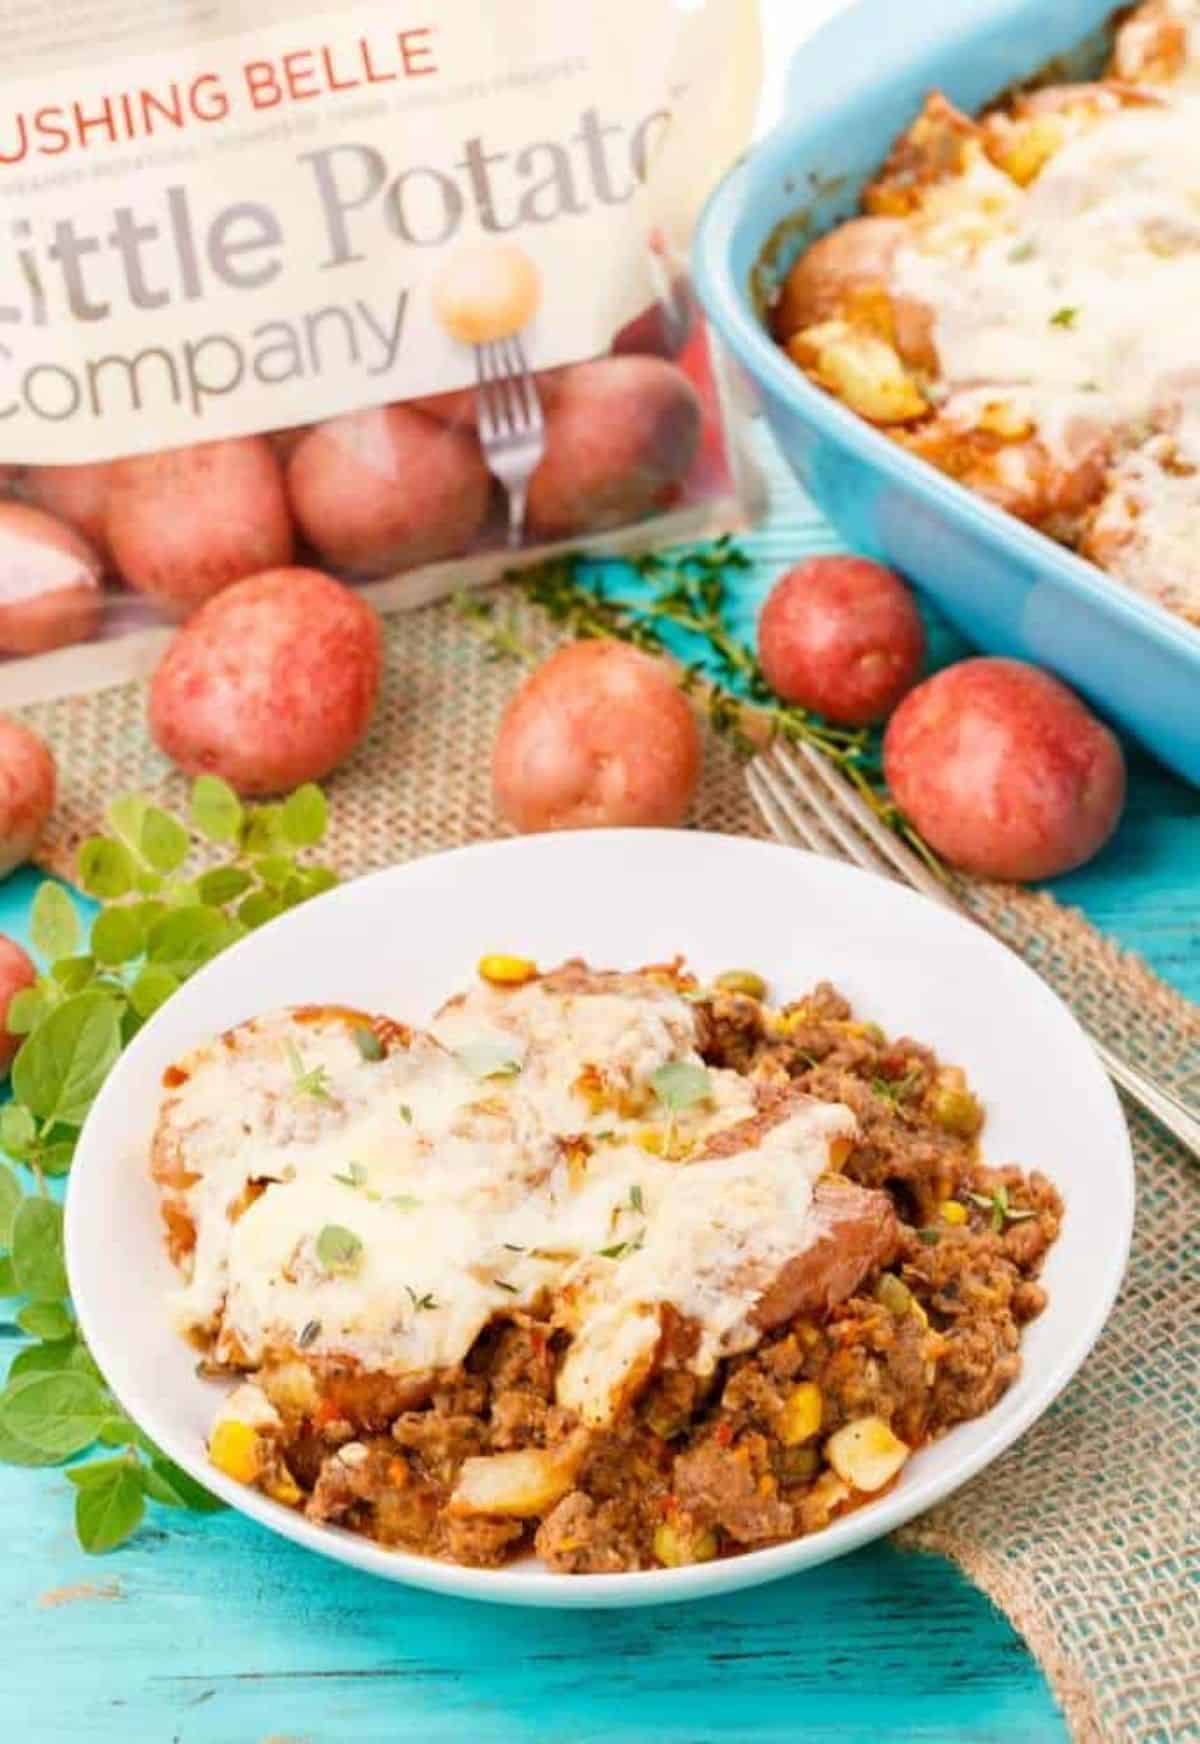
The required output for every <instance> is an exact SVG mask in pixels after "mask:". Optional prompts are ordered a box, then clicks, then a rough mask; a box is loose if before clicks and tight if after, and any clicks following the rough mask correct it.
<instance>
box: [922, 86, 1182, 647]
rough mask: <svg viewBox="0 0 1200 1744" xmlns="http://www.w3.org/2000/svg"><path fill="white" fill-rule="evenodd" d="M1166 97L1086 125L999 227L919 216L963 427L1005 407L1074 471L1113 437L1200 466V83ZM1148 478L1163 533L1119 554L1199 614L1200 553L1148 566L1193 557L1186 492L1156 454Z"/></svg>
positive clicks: (1115, 569) (927, 283) (928, 301)
mask: <svg viewBox="0 0 1200 1744" xmlns="http://www.w3.org/2000/svg"><path fill="white" fill-rule="evenodd" d="M1154 90H1155V93H1156V94H1158V95H1160V96H1161V99H1162V100H1161V102H1157V103H1151V104H1148V105H1147V106H1146V107H1137V108H1128V109H1122V110H1118V111H1114V112H1113V113H1111V114H1106V115H1102V116H1099V117H1097V118H1095V119H1093V120H1091V121H1090V122H1089V124H1087V125H1085V126H1083V127H1082V128H1081V130H1080V131H1079V132H1078V133H1077V134H1076V135H1075V137H1073V138H1071V139H1070V140H1069V141H1068V143H1066V144H1065V145H1064V146H1062V148H1061V149H1060V150H1059V151H1058V152H1057V153H1056V154H1055V156H1053V157H1052V158H1051V159H1050V161H1049V162H1048V164H1047V165H1046V167H1045V168H1044V169H1043V170H1042V172H1041V173H1040V175H1039V176H1038V177H1037V178H1036V179H1035V180H1034V181H1033V182H1032V183H1031V185H1030V186H1029V187H1028V188H1027V189H1024V190H1019V189H1018V190H1016V194H1015V198H1014V197H1010V198H1008V199H1007V200H1006V201H1005V202H1004V204H1003V205H1002V206H1000V207H998V208H996V209H995V210H993V211H992V213H991V214H990V217H989V220H988V223H987V226H986V231H985V234H983V235H982V236H977V235H969V234H967V235H965V236H960V237H957V238H952V237H950V236H948V233H947V228H946V225H945V224H944V223H942V222H940V221H939V220H938V218H937V216H936V213H935V214H933V215H931V216H929V217H923V218H922V219H919V220H918V221H917V222H916V223H915V224H914V227H913V235H912V240H911V241H910V242H909V243H907V244H906V245H905V246H903V247H902V248H901V249H900V251H899V252H898V254H897V257H896V261H895V267H894V284H895V289H896V290H897V291H898V292H899V293H900V294H901V295H904V296H906V297H911V298H914V299H916V300H917V301H918V302H920V303H923V304H925V305H926V306H927V307H928V308H930V309H931V310H932V311H933V314H934V340H935V344H936V348H937V353H938V358H939V363H940V369H939V390H940V392H941V394H942V395H944V416H945V417H946V418H947V420H948V421H949V422H951V423H957V424H959V425H960V426H962V427H963V428H972V427H974V426H975V425H976V423H977V422H978V420H979V418H980V416H981V414H982V413H983V412H984V411H985V408H987V407H988V406H989V405H995V404H996V403H997V402H1000V403H1002V404H1003V405H1004V406H1005V407H1006V408H1008V409H1010V410H1011V412H1012V413H1013V414H1014V415H1015V416H1016V417H1017V418H1018V419H1021V420H1024V421H1027V422H1028V423H1029V424H1030V425H1031V426H1032V427H1033V428H1035V429H1036V431H1037V433H1038V434H1039V435H1040V436H1041V437H1042V438H1043V440H1044V441H1045V443H1046V445H1047V447H1048V449H1049V451H1050V453H1051V456H1052V457H1053V458H1054V459H1055V460H1056V461H1057V462H1059V463H1060V464H1062V465H1064V466H1065V467H1067V468H1068V469H1071V468H1072V467H1073V466H1074V465H1075V464H1077V457H1078V450H1079V442H1080V437H1081V433H1083V432H1087V431H1092V432H1094V433H1097V434H1104V433H1107V434H1109V435H1110V436H1111V438H1112V440H1113V446H1114V450H1115V453H1116V455H1117V456H1118V457H1119V456H1120V455H1122V454H1123V453H1128V452H1129V451H1131V450H1136V449H1138V448H1139V447H1140V446H1141V445H1142V444H1144V443H1145V442H1146V441H1147V440H1148V439H1150V438H1151V437H1152V436H1153V434H1154V433H1155V432H1156V431H1157V432H1163V431H1167V432H1170V433H1171V435H1172V437H1173V438H1174V443H1175V450H1174V452H1175V455H1176V459H1177V462H1178V463H1179V465H1180V466H1181V467H1183V468H1186V467H1188V466H1200V411H1197V404H1198V394H1200V353H1198V351H1197V340H1196V312H1197V310H1198V309H1200V92H1198V91H1197V90H1196V88H1195V85H1194V84H1185V83H1181V84H1179V85H1174V86H1168V87H1157V86H1156V87H1155V88H1154ZM952 186H953V184H952ZM935 192H936V191H935ZM931 198H932V197H931ZM934 204H935V205H936V202H934ZM1177 476H1178V473H1176V475H1175V477H1177ZM1138 487H1139V506H1138V515H1139V517H1140V518H1141V519H1143V520H1145V521H1146V522H1147V523H1148V524H1149V527H1150V531H1149V533H1148V535H1147V537H1146V538H1145V539H1143V540H1141V541H1138V542H1137V543H1135V544H1134V545H1132V546H1130V547H1129V549H1128V553H1126V552H1125V551H1123V550H1119V549H1118V550H1114V551H1113V552H1112V553H1111V554H1110V553H1109V552H1108V551H1105V552H1104V554H1103V556H1102V561H1103V562H1104V565H1105V567H1106V568H1108V569H1110V570H1111V571H1112V573H1114V574H1116V575H1121V576H1124V577H1125V579H1127V580H1129V581H1130V582H1131V583H1132V584H1133V585H1135V586H1138V587H1140V588H1141V589H1142V590H1143V591H1146V592H1151V593H1154V594H1155V595H1156V596H1157V597H1159V598H1160V599H1163V598H1164V589H1165V588H1167V586H1168V585H1169V586H1170V587H1171V588H1172V590H1173V591H1172V597H1171V599H1170V600H1169V601H1167V600H1164V603H1169V604H1171V606H1172V609H1175V610H1184V611H1185V612H1187V613H1188V614H1189V615H1192V614H1195V613H1197V612H1200V586H1198V585H1197V582H1196V579H1195V575H1194V570H1195V564H1194V561H1193V562H1191V563H1189V564H1187V565H1186V566H1185V571H1184V573H1183V574H1182V575H1180V574H1175V573H1172V575H1170V576H1162V575H1159V576H1150V575H1148V574H1147V561H1146V553H1147V551H1148V550H1149V551H1152V552H1153V553H1154V560H1155V561H1161V560H1162V559H1164V558H1166V557H1168V554H1170V553H1175V555H1176V556H1184V557H1186V555H1187V554H1186V552H1178V551H1176V547H1177V546H1178V541H1177V540H1176V539H1175V537H1174V535H1173V533H1172V526H1171V523H1172V522H1173V521H1174V520H1175V519H1176V518H1177V515H1178V508H1179V502H1180V498H1181V496H1182V495H1184V494H1186V493H1184V492H1181V491H1180V489H1179V487H1178V485H1177V483H1175V482H1173V478H1172V475H1171V474H1168V473H1165V472H1163V471H1161V470H1160V469H1158V468H1156V467H1154V466H1153V465H1150V466H1147V467H1146V468H1144V469H1143V471H1142V474H1141V476H1140V477H1139V479H1138ZM1160 523H1162V525H1161V527H1160V525H1159V524H1160ZM1191 525H1192V529H1193V532H1192V543H1193V544H1194V542H1195V537H1196V524H1195V522H1194V521H1193V522H1192V523H1191ZM1172 561H1173V559H1172Z"/></svg>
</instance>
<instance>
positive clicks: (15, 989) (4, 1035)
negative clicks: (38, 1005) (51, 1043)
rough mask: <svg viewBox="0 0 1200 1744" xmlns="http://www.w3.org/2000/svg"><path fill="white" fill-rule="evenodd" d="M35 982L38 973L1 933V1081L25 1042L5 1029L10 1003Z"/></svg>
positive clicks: (20, 951) (21, 952)
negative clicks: (15, 996)
mask: <svg viewBox="0 0 1200 1744" xmlns="http://www.w3.org/2000/svg"><path fill="white" fill-rule="evenodd" d="M36 980H37V970H36V969H35V968H34V966H33V963H32V961H31V960H30V958H29V956H28V954H27V953H26V952H25V951H23V950H22V949H21V947H20V945H19V944H18V943H17V942H16V940H15V939H10V938H8V937H7V935H6V934H4V933H0V1078H4V1077H6V1076H7V1073H8V1068H9V1067H10V1066H11V1065H12V1063H13V1057H14V1055H15V1054H16V1051H17V1049H18V1048H19V1047H20V1045H21V1042H22V1040H23V1039H24V1038H23V1037H21V1036H17V1035H13V1034H12V1032H11V1031H10V1030H8V1029H6V1028H5V1020H6V1018H7V1017H8V1007H9V1003H10V1001H11V1000H12V998H13V995H14V994H17V993H21V992H23V991H24V989H25V988H26V987H32V986H33V984H34V982H35V981H36Z"/></svg>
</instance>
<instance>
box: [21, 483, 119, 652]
mask: <svg viewBox="0 0 1200 1744" xmlns="http://www.w3.org/2000/svg"><path fill="white" fill-rule="evenodd" d="M10 539H11V540H14V541H18V542H19V544H20V546H21V547H22V549H23V554H22V556H21V557H20V559H19V562H20V566H21V571H22V577H21V578H22V579H23V578H24V577H25V575H26V574H32V576H33V579H34V580H38V579H39V576H38V568H39V552H41V551H44V552H45V554H46V557H45V562H46V563H47V565H50V566H52V567H50V568H49V569H48V570H47V573H46V575H45V580H46V582H47V583H49V582H51V581H52V580H54V581H55V585H53V586H47V587H46V589H45V590H44V591H42V592H39V593H36V594H32V595H26V594H24V593H23V592H22V593H20V594H18V593H16V591H15V590H14V591H13V594H12V597H11V598H9V597H6V595H7V594H8V592H9V589H8V588H6V586H5V582H6V574H5V571H6V568H7V567H10V566H12V567H15V565H16V563H17V562H18V559H17V558H16V557H15V556H14V554H13V553H12V550H11V548H10V549H9V550H8V551H5V549H4V544H5V543H6V542H7V541H8V540H10ZM63 556H66V557H68V558H70V559H71V560H72V562H73V570H72V573H71V574H70V575H69V576H68V577H67V578H66V579H65V581H64V580H63V579H62V578H59V577H56V576H55V574H54V572H55V570H57V569H58V568H59V565H60V559H61V558H62V557H63ZM103 567H104V566H103V563H102V562H101V559H100V556H99V554H98V553H97V552H96V551H95V550H93V548H92V546H91V545H89V544H88V542H87V540H86V539H84V538H83V537H82V536H81V535H80V534H79V533H77V532H76V531H75V529H74V528H73V527H68V526H67V525H66V524H65V523H64V522H62V521H59V520H57V519H56V518H55V517H54V516H53V515H48V514H46V513H45V512H44V510H42V509H37V508H33V507H32V506H31V505H30V504H29V503H15V502H3V503H0V654H46V653H49V651H50V650H51V649H53V648H65V647H68V646H69V645H70V644H72V643H74V642H85V641H87V639H88V638H89V637H90V636H94V635H95V633H96V631H97V629H98V628H99V625H100V613H101V603H102V595H101V588H100V576H101V572H102V570H103ZM7 579H8V580H9V581H10V582H11V581H12V580H14V579H16V578H15V577H14V576H13V575H11V574H10V575H9V576H8V577H7Z"/></svg>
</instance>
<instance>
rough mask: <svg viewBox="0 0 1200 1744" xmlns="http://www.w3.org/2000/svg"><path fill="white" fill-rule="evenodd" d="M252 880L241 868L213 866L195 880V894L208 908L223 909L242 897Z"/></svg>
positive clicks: (243, 868)
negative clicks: (227, 904) (228, 903)
mask: <svg viewBox="0 0 1200 1744" xmlns="http://www.w3.org/2000/svg"><path fill="white" fill-rule="evenodd" d="M253 882H254V880H253V878H252V877H251V876H250V874H249V872H247V871H246V869H245V867H243V866H214V867H213V868H212V870H211V871H209V872H202V873H201V874H200V876H199V878H198V879H197V880H196V892H197V895H198V896H199V898H200V901H201V902H204V903H207V904H208V906H209V907H210V908H224V907H225V904H226V903H227V902H236V900H237V898H238V897H239V896H244V895H245V894H246V892H247V890H249V888H250V886H251V885H252V884H253Z"/></svg>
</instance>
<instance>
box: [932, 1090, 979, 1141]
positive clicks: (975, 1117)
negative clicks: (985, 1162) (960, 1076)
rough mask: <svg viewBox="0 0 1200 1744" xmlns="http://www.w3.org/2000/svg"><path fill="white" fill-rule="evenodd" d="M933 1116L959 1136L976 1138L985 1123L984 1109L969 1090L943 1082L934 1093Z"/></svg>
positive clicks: (949, 1130)
mask: <svg viewBox="0 0 1200 1744" xmlns="http://www.w3.org/2000/svg"><path fill="white" fill-rule="evenodd" d="M932 1114H933V1118H934V1119H935V1120H936V1121H937V1123H938V1125H939V1126H940V1127H943V1128H944V1129H945V1131H947V1132H952V1133H955V1134H957V1136H958V1137H959V1138H974V1137H975V1135H976V1134H977V1133H978V1131H979V1129H980V1127H981V1126H982V1125H983V1109H982V1108H981V1107H980V1106H979V1103H978V1101H977V1100H976V1098H975V1097H974V1096H972V1094H971V1092H970V1091H969V1090H964V1089H961V1088H960V1087H959V1086H958V1085H955V1084H942V1085H940V1086H939V1088H938V1089H936V1090H935V1091H934V1093H933V1108H932Z"/></svg>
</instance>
